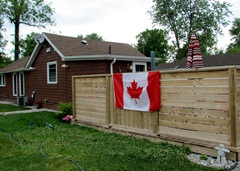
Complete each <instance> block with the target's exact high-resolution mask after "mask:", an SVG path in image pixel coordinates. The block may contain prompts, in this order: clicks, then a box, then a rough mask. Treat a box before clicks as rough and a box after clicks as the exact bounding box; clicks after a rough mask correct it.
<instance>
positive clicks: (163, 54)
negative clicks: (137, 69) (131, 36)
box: [136, 29, 170, 63]
mask: <svg viewBox="0 0 240 171" xmlns="http://www.w3.org/2000/svg"><path fill="white" fill-rule="evenodd" d="M136 38H137V46H136V47H137V49H138V50H139V51H140V52H142V53H143V54H144V55H145V56H150V53H151V51H154V52H155V56H156V58H159V59H160V60H159V61H158V63H165V62H166V61H167V54H168V50H169V48H170V47H169V45H168V40H167V32H166V31H164V30H161V29H160V30H158V29H153V30H148V29H146V30H145V31H143V32H141V33H139V34H138V35H137V36H136Z"/></svg>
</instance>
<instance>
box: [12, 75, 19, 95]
mask: <svg viewBox="0 0 240 171" xmlns="http://www.w3.org/2000/svg"><path fill="white" fill-rule="evenodd" d="M12 82H13V96H17V95H18V84H17V82H18V78H17V74H16V73H14V74H13V76H12Z"/></svg>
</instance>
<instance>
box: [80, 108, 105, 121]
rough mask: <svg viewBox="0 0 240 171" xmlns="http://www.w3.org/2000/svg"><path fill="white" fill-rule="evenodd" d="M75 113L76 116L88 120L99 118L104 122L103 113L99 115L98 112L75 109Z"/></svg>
mask: <svg viewBox="0 0 240 171" xmlns="http://www.w3.org/2000/svg"><path fill="white" fill-rule="evenodd" d="M77 112H78V113H79V114H77V116H85V117H89V118H101V119H104V120H105V117H106V115H105V113H100V112H90V111H86V110H82V109H77Z"/></svg>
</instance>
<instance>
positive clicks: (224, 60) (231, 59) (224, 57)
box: [156, 53, 240, 70]
mask: <svg viewBox="0 0 240 171" xmlns="http://www.w3.org/2000/svg"><path fill="white" fill-rule="evenodd" d="M202 60H203V66H204V67H217V66H231V65H234V66H239V65H240V53H227V54H220V55H210V56H204V57H203V58H202ZM186 63H187V58H183V59H182V60H181V61H180V62H175V63H169V64H159V65H158V66H157V67H156V69H159V70H161V69H162V70H166V69H175V68H176V67H177V69H180V68H181V69H183V68H186Z"/></svg>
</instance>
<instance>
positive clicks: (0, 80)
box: [0, 75, 6, 87]
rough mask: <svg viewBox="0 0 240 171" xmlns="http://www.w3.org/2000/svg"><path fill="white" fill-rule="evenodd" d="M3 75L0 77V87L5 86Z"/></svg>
mask: <svg viewBox="0 0 240 171" xmlns="http://www.w3.org/2000/svg"><path fill="white" fill-rule="evenodd" d="M5 85H6V84H5V75H0V87H3V86H5Z"/></svg>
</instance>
